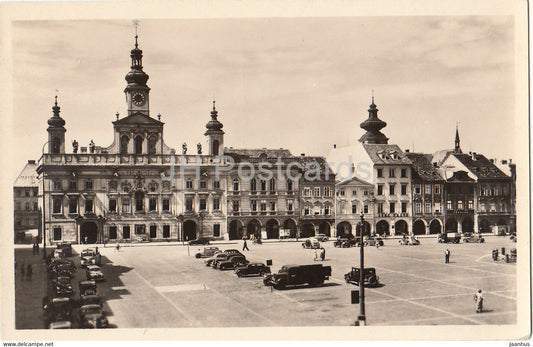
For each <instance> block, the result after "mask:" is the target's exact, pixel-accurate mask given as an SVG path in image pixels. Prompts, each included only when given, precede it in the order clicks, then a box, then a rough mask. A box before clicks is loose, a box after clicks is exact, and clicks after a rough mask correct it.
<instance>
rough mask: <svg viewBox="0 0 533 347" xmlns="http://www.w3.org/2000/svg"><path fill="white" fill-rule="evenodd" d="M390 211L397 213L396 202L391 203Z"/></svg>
mask: <svg viewBox="0 0 533 347" xmlns="http://www.w3.org/2000/svg"><path fill="white" fill-rule="evenodd" d="M389 212H390V213H396V203H394V202H391V203H389Z"/></svg>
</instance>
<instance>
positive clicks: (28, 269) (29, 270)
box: [26, 264, 33, 280]
mask: <svg viewBox="0 0 533 347" xmlns="http://www.w3.org/2000/svg"><path fill="white" fill-rule="evenodd" d="M32 273H33V270H32V268H31V264H28V268H27V269H26V276H28V279H30V280H31V275H32Z"/></svg>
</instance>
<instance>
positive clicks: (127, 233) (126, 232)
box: [122, 225, 131, 239]
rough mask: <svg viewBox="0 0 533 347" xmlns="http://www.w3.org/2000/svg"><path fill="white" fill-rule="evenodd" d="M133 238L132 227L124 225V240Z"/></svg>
mask: <svg viewBox="0 0 533 347" xmlns="http://www.w3.org/2000/svg"><path fill="white" fill-rule="evenodd" d="M130 237H131V236H130V226H129V225H124V226H123V227H122V238H123V239H129V238H130Z"/></svg>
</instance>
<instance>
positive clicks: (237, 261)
mask: <svg viewBox="0 0 533 347" xmlns="http://www.w3.org/2000/svg"><path fill="white" fill-rule="evenodd" d="M248 263H249V261H248V260H246V258H245V257H244V256H243V255H234V256H230V257H229V258H228V260H221V261H220V262H218V263H217V264H216V265H215V266H214V267H215V268H219V269H220V270H228V269H235V268H236V267H237V266H243V265H246V264H248Z"/></svg>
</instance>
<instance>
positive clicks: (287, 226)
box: [283, 219, 298, 238]
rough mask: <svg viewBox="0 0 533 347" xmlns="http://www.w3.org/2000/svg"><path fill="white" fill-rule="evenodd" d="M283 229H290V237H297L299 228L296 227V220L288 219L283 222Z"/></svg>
mask: <svg viewBox="0 0 533 347" xmlns="http://www.w3.org/2000/svg"><path fill="white" fill-rule="evenodd" d="M283 229H285V230H289V237H290V238H295V237H296V233H297V232H298V228H297V227H296V222H295V221H294V220H293V219H287V220H286V221H285V222H283Z"/></svg>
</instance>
